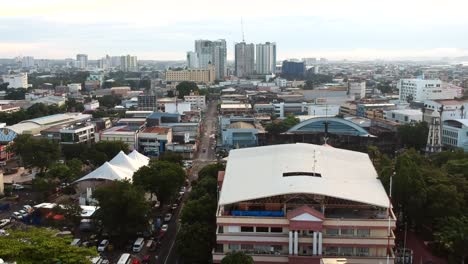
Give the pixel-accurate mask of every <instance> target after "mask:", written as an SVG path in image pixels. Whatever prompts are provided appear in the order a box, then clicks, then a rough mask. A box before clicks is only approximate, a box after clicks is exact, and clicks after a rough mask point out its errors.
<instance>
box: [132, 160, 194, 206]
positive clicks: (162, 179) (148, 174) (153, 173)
mask: <svg viewBox="0 0 468 264" xmlns="http://www.w3.org/2000/svg"><path fill="white" fill-rule="evenodd" d="M184 181H185V171H184V169H183V168H182V167H181V166H180V165H179V164H177V163H171V162H168V161H161V160H156V161H151V162H150V164H149V165H148V166H144V167H141V168H140V169H139V170H138V171H136V172H135V173H134V175H133V183H134V184H135V185H137V186H140V187H141V188H142V189H144V190H146V191H148V192H151V193H153V194H155V195H156V196H157V197H158V200H159V201H160V202H161V203H166V202H168V201H169V200H170V199H171V198H172V197H173V196H174V195H175V194H177V193H178V191H179V189H180V187H181V186H182V184H183V183H184Z"/></svg>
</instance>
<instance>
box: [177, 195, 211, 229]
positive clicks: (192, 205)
mask: <svg viewBox="0 0 468 264" xmlns="http://www.w3.org/2000/svg"><path fill="white" fill-rule="evenodd" d="M216 204H217V203H216V197H212V196H210V195H209V194H205V195H203V196H202V197H200V198H199V199H196V200H189V201H187V203H186V204H185V205H184V209H183V210H182V213H181V216H180V221H181V222H182V223H191V224H193V223H195V222H200V223H208V224H209V225H215V224H216V217H215V215H216Z"/></svg>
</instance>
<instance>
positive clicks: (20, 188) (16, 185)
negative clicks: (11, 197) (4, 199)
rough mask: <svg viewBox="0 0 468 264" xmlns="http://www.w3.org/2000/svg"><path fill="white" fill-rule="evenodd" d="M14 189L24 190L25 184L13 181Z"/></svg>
mask: <svg viewBox="0 0 468 264" xmlns="http://www.w3.org/2000/svg"><path fill="white" fill-rule="evenodd" d="M11 186H12V188H13V190H23V189H24V186H23V185H21V184H17V183H13V184H12V185H11Z"/></svg>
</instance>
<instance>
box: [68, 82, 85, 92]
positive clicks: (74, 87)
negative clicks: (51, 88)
mask: <svg viewBox="0 0 468 264" xmlns="http://www.w3.org/2000/svg"><path fill="white" fill-rule="evenodd" d="M67 86H68V92H69V93H79V92H80V91H81V88H82V86H81V83H70V84H69V85H67Z"/></svg>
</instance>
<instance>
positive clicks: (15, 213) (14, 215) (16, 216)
mask: <svg viewBox="0 0 468 264" xmlns="http://www.w3.org/2000/svg"><path fill="white" fill-rule="evenodd" d="M11 217H13V218H14V219H17V220H19V219H23V216H22V215H21V214H20V213H18V212H13V213H12V214H11Z"/></svg>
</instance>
